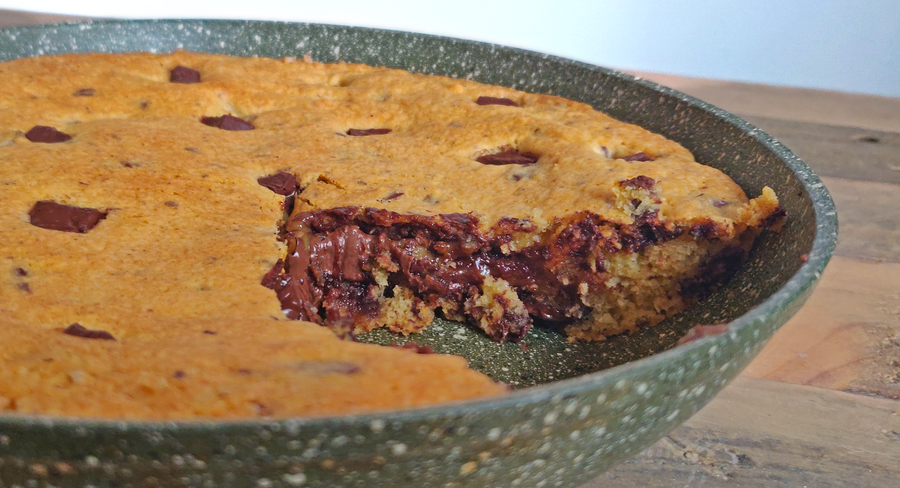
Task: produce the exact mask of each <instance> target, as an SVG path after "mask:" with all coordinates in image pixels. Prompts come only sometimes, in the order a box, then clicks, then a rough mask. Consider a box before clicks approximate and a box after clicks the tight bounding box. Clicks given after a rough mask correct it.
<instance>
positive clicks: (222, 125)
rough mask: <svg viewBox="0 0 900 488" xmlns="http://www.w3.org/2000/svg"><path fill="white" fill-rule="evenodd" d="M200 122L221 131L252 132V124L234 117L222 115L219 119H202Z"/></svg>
mask: <svg viewBox="0 0 900 488" xmlns="http://www.w3.org/2000/svg"><path fill="white" fill-rule="evenodd" d="M200 122H203V124H205V125H208V126H210V127H216V128H218V129H222V130H253V129H255V127H253V124H251V123H250V122H247V121H246V120H244V119H239V118H237V117H235V116H234V115H223V116H221V117H203V118H201V119H200Z"/></svg>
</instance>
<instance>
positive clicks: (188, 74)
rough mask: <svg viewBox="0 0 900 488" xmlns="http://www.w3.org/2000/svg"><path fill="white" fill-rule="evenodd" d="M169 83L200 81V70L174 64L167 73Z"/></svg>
mask: <svg viewBox="0 0 900 488" xmlns="http://www.w3.org/2000/svg"><path fill="white" fill-rule="evenodd" d="M169 81H170V82H171V83H185V84H190V83H200V72H199V71H197V70H193V69H191V68H188V67H187V66H176V67H175V68H173V69H172V72H171V73H170V74H169Z"/></svg>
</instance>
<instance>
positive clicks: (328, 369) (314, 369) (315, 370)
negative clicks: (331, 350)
mask: <svg viewBox="0 0 900 488" xmlns="http://www.w3.org/2000/svg"><path fill="white" fill-rule="evenodd" d="M296 369H297V370H299V371H303V372H306V373H311V374H314V375H326V374H356V373H359V372H360V371H361V369H360V367H359V366H357V365H355V364H353V363H348V362H345V361H330V360H324V361H304V362H302V363H299V364H297V366H296Z"/></svg>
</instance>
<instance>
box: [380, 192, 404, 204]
mask: <svg viewBox="0 0 900 488" xmlns="http://www.w3.org/2000/svg"><path fill="white" fill-rule="evenodd" d="M403 195H404V193H403V192H401V191H395V192H393V193H391V194H390V195H388V196H386V197H384V198H382V199H381V200H380V201H382V202H389V201H391V200H396V199H398V198H400V197H402V196H403Z"/></svg>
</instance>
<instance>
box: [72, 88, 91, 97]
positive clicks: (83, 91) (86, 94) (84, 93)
mask: <svg viewBox="0 0 900 488" xmlns="http://www.w3.org/2000/svg"><path fill="white" fill-rule="evenodd" d="M94 93H95V92H94V89H93V88H82V89H81V90H78V91H76V92H75V93H73V94H72V96H73V97H92V96H94Z"/></svg>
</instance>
